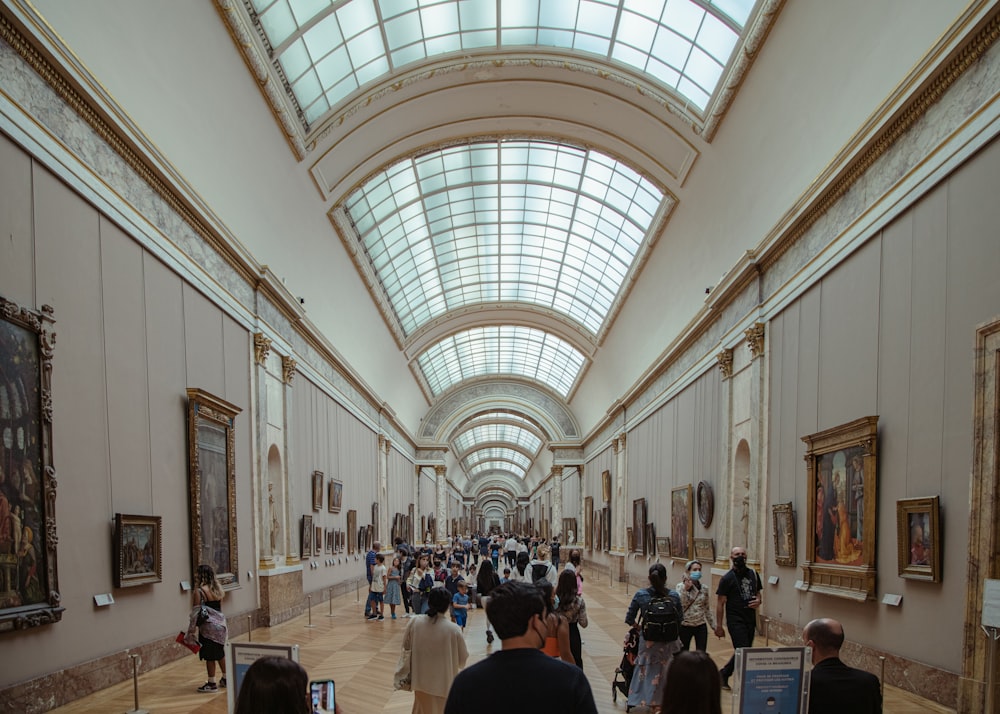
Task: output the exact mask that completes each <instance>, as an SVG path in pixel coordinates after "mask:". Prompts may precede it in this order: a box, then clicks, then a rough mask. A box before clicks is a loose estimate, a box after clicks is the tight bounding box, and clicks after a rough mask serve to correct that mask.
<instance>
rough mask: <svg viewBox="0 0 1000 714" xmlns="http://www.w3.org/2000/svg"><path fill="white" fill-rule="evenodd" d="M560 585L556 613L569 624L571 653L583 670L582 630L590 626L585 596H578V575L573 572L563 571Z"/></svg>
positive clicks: (557, 593) (557, 589)
mask: <svg viewBox="0 0 1000 714" xmlns="http://www.w3.org/2000/svg"><path fill="white" fill-rule="evenodd" d="M558 583H559V584H558V586H557V587H556V602H557V603H558V605H557V606H556V612H557V613H558V614H559V615H561V616H562V617H563V619H565V620H566V622H568V623H569V651H570V652H571V653H572V654H573V661H574V662H575V663H576V666H577V667H579V668H580V669H583V638H582V637H581V636H580V628H581V627H586V626H587V625H588V624H589V623H588V621H587V603H585V602H584V601H583V595H578V594H577V582H576V573H574V572H573V571H572V570H563V571H562V573H560V575H559V581H558Z"/></svg>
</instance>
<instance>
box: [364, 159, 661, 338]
mask: <svg viewBox="0 0 1000 714" xmlns="http://www.w3.org/2000/svg"><path fill="white" fill-rule="evenodd" d="M663 196H664V194H663V192H662V191H660V190H659V189H658V188H656V186H654V185H653V184H652V183H651V182H650V181H648V180H646V179H645V178H643V177H642V176H640V175H639V174H637V173H636V172H635V171H633V170H632V169H630V168H629V167H627V166H625V165H624V164H622V163H620V162H618V161H617V160H615V159H613V158H611V157H609V156H606V155H604V154H601V153H600V152H597V151H594V150H588V149H581V148H579V147H575V146H569V145H566V144H557V143H552V142H545V141H490V142H481V143H475V144H466V145H462V146H453V147H449V148H446V149H441V150H437V151H433V152H431V153H428V154H424V155H422V156H417V157H414V158H410V159H404V160H403V161H401V162H399V163H397V164H394V165H393V166H391V167H389V168H387V169H385V170H384V171H382V172H380V173H379V174H376V175H375V176H374V177H373V178H371V179H370V180H369V181H368V182H367V183H366V184H365V185H364V186H362V187H361V188H360V189H358V190H357V191H355V192H354V193H353V194H351V196H349V197H348V199H347V201H346V203H345V210H346V211H347V214H348V216H349V217H350V219H351V221H352V222H353V223H354V225H355V227H356V229H357V232H358V240H359V241H360V243H361V245H362V247H363V249H364V250H365V252H366V254H367V255H368V257H369V259H370V260H371V262H372V266H373V268H374V269H375V271H376V273H377V275H378V279H379V281H380V283H381V285H382V287H383V289H384V290H385V293H386V296H387V298H388V299H389V301H390V303H391V304H392V307H393V309H394V311H395V313H396V316H397V318H398V319H399V323H400V327H401V329H402V330H403V333H404V334H406V335H410V334H412V333H413V332H414V331H415V330H417V329H418V328H419V327H420V326H421V325H423V324H424V323H426V322H428V321H430V320H433V319H434V318H436V317H438V316H440V315H442V314H444V313H445V312H447V311H449V310H454V309H457V308H462V307H465V306H468V305H476V304H482V303H496V302H522V303H529V304H534V305H539V306H542V307H546V308H549V309H552V310H555V311H557V312H560V313H563V314H564V315H566V316H567V317H569V318H571V319H573V320H574V321H576V322H577V323H579V324H580V325H581V326H582V327H583V328H584V329H586V330H588V331H589V332H591V333H594V334H596V333H597V332H598V331H599V330H600V328H601V326H602V324H603V322H604V320H605V318H606V317H607V315H608V311H609V310H610V308H611V305H612V304H613V302H614V299H615V296H616V295H617V294H618V292H619V290H620V289H621V286H622V282H623V280H624V278H625V276H626V275H627V274H628V271H629V269H630V267H631V265H632V262H633V259H634V258H635V255H636V252H637V251H638V250H639V247H640V245H641V243H642V241H643V240H644V237H645V234H646V232H647V231H648V229H649V226H650V223H651V222H652V218H653V215H654V214H655V213H656V211H657V209H658V208H659V206H660V204H661V203H662V201H663Z"/></svg>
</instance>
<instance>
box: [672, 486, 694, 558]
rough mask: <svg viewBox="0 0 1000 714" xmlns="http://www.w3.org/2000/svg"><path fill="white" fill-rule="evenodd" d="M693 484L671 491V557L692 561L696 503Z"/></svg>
mask: <svg viewBox="0 0 1000 714" xmlns="http://www.w3.org/2000/svg"><path fill="white" fill-rule="evenodd" d="M692 491H693V489H692V487H691V484H688V485H687V486H680V487H678V488H674V489H671V491H670V556H671V557H672V558H678V559H680V560H690V558H691V549H692V547H693V546H694V502H693V500H692V498H691V494H692Z"/></svg>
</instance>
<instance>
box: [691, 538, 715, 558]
mask: <svg viewBox="0 0 1000 714" xmlns="http://www.w3.org/2000/svg"><path fill="white" fill-rule="evenodd" d="M694 557H695V558H697V559H698V560H700V561H701V562H702V563H703V564H704V563H714V562H715V541H714V540H712V539H711V538H695V539H694Z"/></svg>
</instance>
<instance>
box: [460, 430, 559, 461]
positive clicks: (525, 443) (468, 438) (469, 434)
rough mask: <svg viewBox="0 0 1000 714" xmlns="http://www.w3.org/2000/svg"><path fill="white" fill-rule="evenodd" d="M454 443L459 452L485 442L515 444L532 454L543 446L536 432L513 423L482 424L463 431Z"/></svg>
mask: <svg viewBox="0 0 1000 714" xmlns="http://www.w3.org/2000/svg"><path fill="white" fill-rule="evenodd" d="M453 443H454V445H455V448H456V451H457V452H458V453H465V452H466V451H468V450H469V449H471V448H473V447H474V446H475V445H476V444H484V443H507V444H514V445H516V446H520V447H521V448H522V449H524V450H525V451H527V452H528V453H531V454H537V453H538V449H539V448H541V446H542V440H541V439H539V438H538V437H537V436H535V434H533V433H532V432H530V431H528V430H527V429H522V428H521V427H519V426H514V425H513V424H480V425H478V426H474V427H472V428H471V429H467V430H465V431H463V432H462V433H461V434H459V435H458V436H457V437H455V439H454V442H453Z"/></svg>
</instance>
